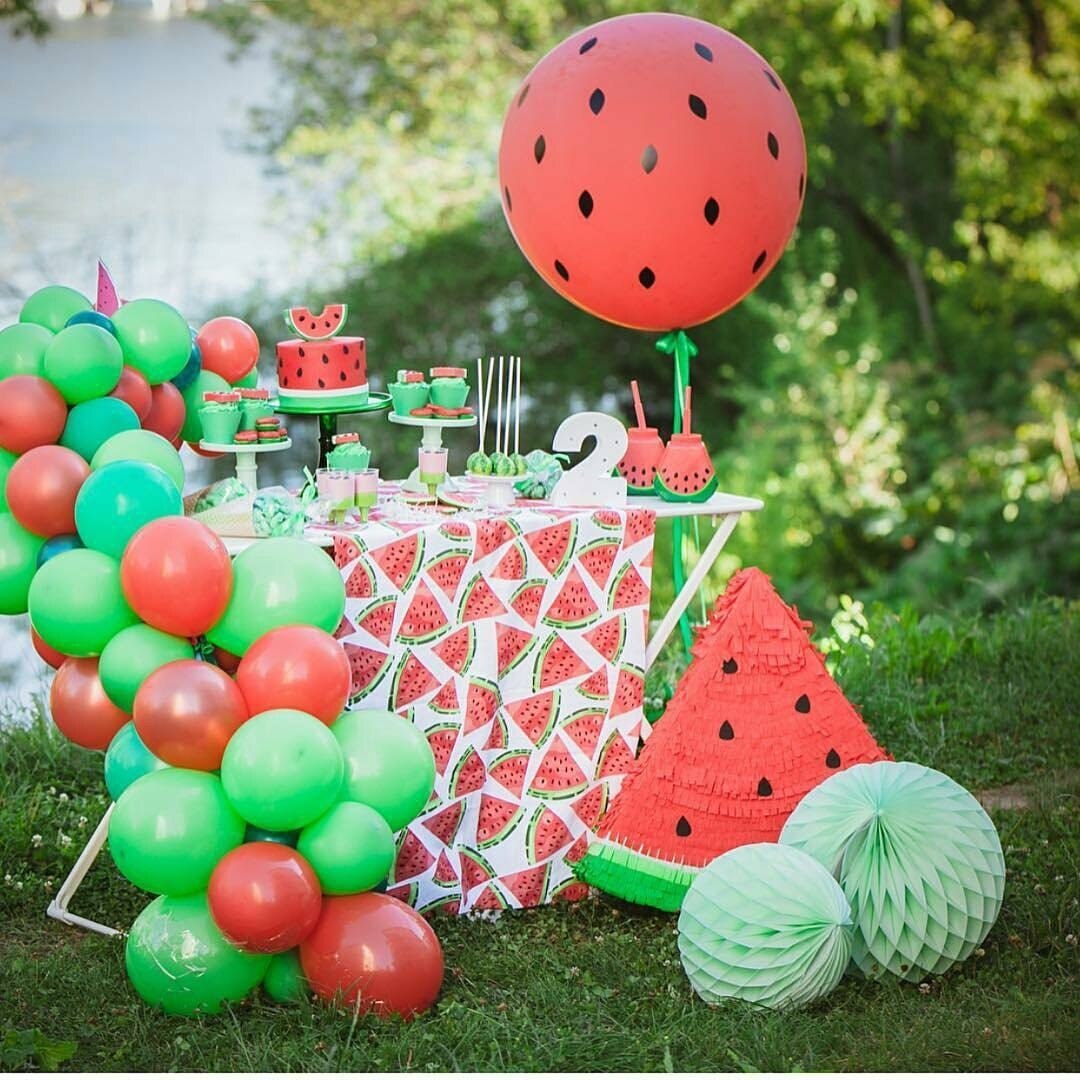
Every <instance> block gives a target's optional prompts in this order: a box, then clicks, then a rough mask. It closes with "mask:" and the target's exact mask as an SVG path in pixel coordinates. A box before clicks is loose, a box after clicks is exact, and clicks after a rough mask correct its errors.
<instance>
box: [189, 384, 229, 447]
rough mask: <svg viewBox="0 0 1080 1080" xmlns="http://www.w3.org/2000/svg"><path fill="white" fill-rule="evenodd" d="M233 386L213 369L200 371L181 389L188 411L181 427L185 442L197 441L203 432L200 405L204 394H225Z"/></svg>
mask: <svg viewBox="0 0 1080 1080" xmlns="http://www.w3.org/2000/svg"><path fill="white" fill-rule="evenodd" d="M231 389H232V387H231V386H229V384H228V383H227V382H226V381H225V380H224V379H223V378H222V377H221V376H220V375H215V374H214V372H212V371H200V372H199V374H198V375H196V376H195V378H194V379H192V381H191V382H190V383H188V385H187V386H185V387H184V389H183V390H181V391H180V393H181V395H182V396H183V398H184V408H185V409H187V413H186V414H185V416H184V426H183V427H182V428H181V429H180V438H181V439H183V440H184V442H193V443H197V442H198V441H199V440H200V439H201V438H202V434H203V430H202V420H201V419H200V418H199V406H200V405H201V404H202V400H203V394H209V393H215V394H223V393H227V392H228V391H229V390H231Z"/></svg>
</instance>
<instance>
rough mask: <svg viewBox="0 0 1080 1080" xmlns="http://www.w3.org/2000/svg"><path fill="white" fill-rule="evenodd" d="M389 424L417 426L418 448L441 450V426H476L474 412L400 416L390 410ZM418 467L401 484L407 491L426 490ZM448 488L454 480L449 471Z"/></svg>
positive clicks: (452, 484) (451, 487)
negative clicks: (446, 415)
mask: <svg viewBox="0 0 1080 1080" xmlns="http://www.w3.org/2000/svg"><path fill="white" fill-rule="evenodd" d="M387 419H388V420H389V421H390V423H391V424H399V425H400V426H402V427H418V428H420V429H421V432H420V449H421V450H441V449H442V448H443V441H442V432H443V428H471V427H476V414H475V413H474V414H473V415H472V416H457V417H444V416H401V415H400V414H399V413H395V412H392V413H390V415H389V416H388V417H387ZM419 472H420V470H419V469H413V471H412V472H411V473H410V474H409V478H408V479H407V480H406V481H405V482H404V483H403V484H402V489H403V490H405V491H409V492H417V493H419V492H421V491H426V490H427V487H426V485H424V484H421V483H420V480H419ZM446 483H447V485H449V489H450V490H453V489H454V487H455V484H454V481H453V480H452V479H451V478H450V476H449V473H448V474H447V479H446Z"/></svg>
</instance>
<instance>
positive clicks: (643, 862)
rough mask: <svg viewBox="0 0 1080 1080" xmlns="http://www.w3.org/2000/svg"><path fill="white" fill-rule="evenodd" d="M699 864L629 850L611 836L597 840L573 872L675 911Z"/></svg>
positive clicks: (598, 885) (605, 888) (608, 889)
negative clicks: (682, 862)
mask: <svg viewBox="0 0 1080 1080" xmlns="http://www.w3.org/2000/svg"><path fill="white" fill-rule="evenodd" d="M698 872H699V871H698V868H697V867H692V866H684V865H682V864H680V863H672V862H667V861H666V860H664V859H657V858H654V857H653V856H651V855H643V854H641V852H639V851H631V850H630V849H629V848H625V847H623V846H622V845H621V844H618V843H616V842H614V841H612V840H597V841H594V842H593V843H592V844H590V845H589V850H588V851H587V852H586V853H585V856H584V857H583V858H582V860H581V861H580V862H579V863H578V864H577V866H576V867H575V868H574V873H575V874H577V876H578V877H579V878H580V879H581V880H582V881H585V882H587V883H588V884H590V885H593V886H595V887H596V888H597V889H600V890H601V891H602V892H606V893H610V894H611V895H612V896H617V897H619V899H620V900H629V901H630V902H631V903H633V904H644V905H646V906H648V907H654V908H659V909H660V910H661V911H678V910H679V909H680V908H681V907H682V902H683V898H684V897H685V896H686V890H687V889H688V888H690V883H691V882H692V881H693V880H694V878H695V877H697V874H698Z"/></svg>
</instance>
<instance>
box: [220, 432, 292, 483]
mask: <svg viewBox="0 0 1080 1080" xmlns="http://www.w3.org/2000/svg"><path fill="white" fill-rule="evenodd" d="M290 446H292V439H283V440H282V441H281V442H273V443H270V442H268V443H251V444H250V445H248V446H243V445H240V446H238V445H237V444H236V443H212V442H207V441H206V440H205V439H203V440H202V441H201V442H200V443H199V447H200V449H202V450H209V451H210V452H211V453H217V454H235V455H236V479H237V480H239V481H240V483H241V484H243V485H244V486H245V487H246V488H247V489H248V490H249V491H251V492H255V491H258V490H259V485H258V482H257V480H256V475H257V462H256V459H257V457H258V455H259V454H269V453H272V452H273V451H275V450H288V449H289V447H290Z"/></svg>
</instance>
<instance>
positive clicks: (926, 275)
mask: <svg viewBox="0 0 1080 1080" xmlns="http://www.w3.org/2000/svg"><path fill="white" fill-rule="evenodd" d="M650 6H655V5H650V4H647V3H646V4H637V3H630V2H624V0H604V2H594V3H572V2H562V3H559V2H551V0H426V2H424V3H408V2H403V0H280V2H278V3H273V4H269V5H267V7H266V8H265V9H262V8H252V7H248V6H247V5H234V6H232V7H228V8H226V9H224V11H222V12H220V13H219V15H218V18H219V19H220V21H221V22H222V24H223V25H225V26H227V28H228V29H229V30H230V31H231V32H232V33H233V35H234V37H235V38H236V40H237V41H238V42H239V43H241V44H242V43H244V42H245V41H251V40H254V39H255V38H256V37H257V36H258V35H259V34H260V33H266V34H268V35H273V36H274V37H275V38H276V39H277V40H279V41H281V42H282V44H281V45H280V47H279V49H278V59H279V63H280V67H281V72H282V79H281V83H280V87H281V90H280V94H279V96H278V98H277V99H276V100H274V101H271V102H268V103H267V104H266V106H265V108H263V109H261V110H259V112H258V113H257V115H256V116H255V117H254V130H255V132H256V134H257V140H258V143H259V145H260V146H261V147H262V148H263V149H264V150H265V151H266V152H267V153H268V154H269V155H271V157H272V160H273V161H274V163H275V165H276V167H279V168H282V169H285V170H287V171H288V172H289V173H290V174H292V175H293V176H295V177H298V178H300V180H301V181H302V182H303V184H304V186H305V191H306V198H307V200H308V205H309V207H310V212H309V213H308V214H307V215H305V226H304V235H303V242H304V243H320V242H328V241H329V239H330V238H331V237H333V238H335V239H336V240H337V242H341V240H342V238H344V240H345V242H346V247H345V248H344V249H343V250H345V252H346V256H345V258H344V259H343V263H344V265H343V267H342V269H344V270H345V271H346V272H347V276H348V281H349V286H348V290H347V291H351V292H352V293H353V295H352V297H351V299H352V300H353V302H354V303H355V304H356V306H357V309H358V310H359V311H360V312H361V313H362V316H363V320H364V327H365V332H366V333H367V335H368V337H369V339H370V341H371V344H372V347H373V355H374V356H375V357H382V358H386V359H385V362H384V366H385V367H386V368H387V369H388V370H389V369H390V368H396V367H397V366H398V364H399V363H400V362H405V361H409V362H413V363H416V364H422V363H424V362H427V361H432V360H435V359H437V358H442V357H447V356H451V355H452V356H454V357H457V358H458V359H460V358H461V357H463V356H469V355H477V354H478V353H479V352H485V353H486V352H488V351H490V350H491V349H492V348H494V349H496V351H498V349H499V347H500V343H502V348H503V349H504V350H506V349H508V348H514V349H516V350H517V351H520V352H522V353H523V354H524V355H525V356H526V357H527V361H528V365H529V366H528V369H527V370H528V382H529V389H530V391H531V392H532V393H533V394H534V395H535V398H536V403H535V407H534V409H533V411H532V414H531V418H530V424H529V437H530V441H531V442H535V443H536V444H543V445H546V444H547V441H548V439H549V438H550V432H551V430H552V428H553V426H554V423H555V422H556V421H557V419H558V418H559V417H560V416H561V415H564V414H565V412H566V409H567V400H568V399H569V401H570V402H571V404H572V405H578V404H580V405H590V406H594V407H595V406H600V407H614V408H624V409H625V408H626V399H627V392H626V389H625V388H626V384H627V381H628V380H629V378H631V377H637V378H639V379H640V380H641V381H642V383H643V385H644V387H645V389H646V392H647V395H648V400H649V401H650V402H652V403H653V406H652V407H653V412H654V414H655V419H656V420H657V421H659V422H660V424H661V426H664V425H665V424H669V423H670V405H669V404H668V396H669V392H670V391H669V389H668V387H669V380H670V373H669V371H668V369H667V367H666V361H665V360H664V359H663V358H661V357H660V356H659V354H657V353H655V352H654V350H653V348H652V342H651V340H649V339H648V338H647V337H646V336H645V335H641V334H636V333H633V332H630V331H625V330H620V329H618V328H615V327H610V326H607V325H605V324H602V323H600V322H598V321H596V320H594V319H592V318H590V317H588V316H586V315H584V314H582V313H581V312H579V311H577V310H576V309H574V308H572V307H571V306H570V305H568V304H566V303H565V302H564V301H562V300H561V299H560V298H558V297H557V296H555V295H554V294H553V293H552V292H551V291H550V290H548V288H547V287H546V286H545V285H544V284H543V283H542V282H541V281H540V280H539V279H538V278H537V277H536V275H534V274H533V273H532V271H531V270H530V269H529V268H528V266H527V265H526V263H525V261H524V259H523V258H522V257H521V255H520V254H519V253H518V252H517V250H516V248H515V247H514V244H513V241H512V239H511V237H510V235H509V231H508V230H507V229H506V227H505V225H504V224H503V222H502V218H501V213H500V211H499V207H498V203H497V198H496V191H497V187H496V182H495V158H496V150H497V146H498V138H499V130H500V126H501V119H502V114H503V110H504V109H505V106H506V104H507V102H508V101H509V100H510V98H511V95H512V94H513V91H514V89H515V87H516V86H517V85H518V84H519V83H520V82H521V80H522V79H523V77H524V76H525V74H526V72H527V71H528V69H529V68H530V67H531V66H532V64H534V63H535V62H536V61H537V60H538V59H539V58H540V57H541V56H542V55H543V54H544V53H545V52H546V51H547V50H548V49H549V48H551V47H552V46H553V45H555V44H556V43H557V42H558V41H559V40H561V39H562V38H563V37H564V36H566V35H567V34H568V33H570V32H571V31H572V30H574V29H575V28H577V27H580V26H582V25H585V24H587V23H589V22H593V21H596V20H598V19H601V18H604V17H608V16H611V15H616V14H621V13H624V12H627V11H632V10H643V9H646V8H648V7H650ZM667 6H668V7H669V9H670V10H676V11H681V12H684V13H686V14H690V15H695V16H697V17H700V18H704V19H708V20H710V21H713V22H716V23H719V24H720V25H723V26H724V27H726V28H727V29H729V30H731V31H733V32H734V33H736V34H738V35H739V36H740V37H742V38H744V39H745V40H746V41H748V42H750V43H751V44H752V45H753V46H754V47H755V48H756V49H757V50H758V51H759V52H761V53H762V54H763V55H764V56H766V57H767V58H768V59H769V61H770V62H771V63H772V64H773V65H774V66H775V68H776V70H777V71H779V72H780V73H781V75H782V76H783V78H784V79H785V81H786V83H787V85H788V87H789V89H790V91H791V93H792V95H793V97H794V99H795V102H796V104H797V106H798V108H799V111H800V115H801V117H802V120H803V124H804V127H805V131H806V139H807V145H808V153H809V190H808V195H807V199H806V208H805V211H804V214H803V218H802V222H801V225H800V228H799V231H798V233H797V236H796V238H795V241H794V243H793V246H792V249H791V250H790V251H789V252H788V253H787V255H786V256H785V258H784V259H783V260H782V262H781V263H780V265H779V267H778V268H777V270H776V271H775V272H774V273H773V274H772V275H771V277H770V278H769V279H768V280H767V281H766V282H765V283H764V284H763V285H762V286H761V288H759V289H758V290H757V291H756V292H755V293H754V294H752V295H751V296H750V297H749V298H748V299H747V300H746V301H744V302H743V303H742V304H741V305H739V306H738V307H737V308H736V309H735V310H733V311H732V312H730V313H729V314H727V315H725V316H724V317H722V318H721V319H719V320H716V321H715V322H714V323H713V324H711V325H709V326H707V327H702V328H699V329H698V330H697V331H695V334H694V336H695V339H696V340H697V342H698V344H699V346H700V347H701V355H700V356H699V357H698V359H697V360H696V361H695V365H696V366H695V374H696V378H695V402H697V403H698V408H696V409H695V416H696V417H698V418H699V427H700V428H701V430H702V431H703V433H704V434H705V436H706V438H707V440H708V441H709V443H710V445H711V447H712V449H713V452H714V456H715V457H716V459H717V465H718V471H719V472H720V475H721V479H722V486H723V487H724V488H726V489H727V490H731V491H744V492H748V493H757V494H760V495H762V496H763V497H764V498H765V499H766V501H767V508H766V511H765V512H764V513H763V514H761V515H758V516H757V517H756V518H755V519H754V520H753V521H752V522H750V523H748V524H747V525H746V526H740V529H739V531H738V533H737V537H736V540H735V541H734V542H733V545H734V547H733V549H734V550H735V552H736V553H737V555H738V556H739V557H740V558H741V559H742V560H743V561H744V562H751V561H752V562H756V563H758V564H759V565H761V566H763V567H765V568H766V569H768V570H769V571H770V572H772V573H773V574H774V575H775V576H776V577H777V579H778V582H779V584H780V585H781V587H782V588H783V589H784V590H785V595H788V596H791V597H792V598H794V599H797V600H800V601H801V602H802V603H803V604H805V605H806V606H808V607H809V608H810V609H811V610H816V611H818V612H819V613H820V612H822V611H823V610H829V609H832V608H834V607H835V603H836V599H835V598H836V596H837V595H838V594H840V593H844V592H847V593H858V594H862V595H876V596H881V597H886V598H888V597H895V596H897V595H903V596H908V597H911V598H913V599H915V600H916V601H917V602H920V603H923V604H930V603H932V602H938V603H943V604H955V603H958V602H964V603H969V604H973V605H977V606H982V605H987V604H994V603H997V602H999V601H1000V600H1001V599H1002V598H1003V597H1004V596H1007V595H1008V594H1010V593H1013V592H1015V591H1024V590H1029V589H1031V588H1033V587H1041V588H1045V589H1047V590H1049V591H1054V592H1071V591H1072V590H1074V589H1075V587H1076V585H1077V583H1078V581H1080V559H1078V556H1077V547H1076V544H1075V543H1074V542H1071V540H1072V537H1073V536H1075V534H1076V532H1077V528H1078V526H1080V516H1078V514H1077V510H1076V494H1075V493H1076V489H1077V487H1078V486H1080V468H1078V465H1077V447H1078V445H1080V418H1078V417H1077V410H1076V407H1077V399H1078V393H1077V391H1078V383H1080V375H1078V373H1077V364H1076V359H1077V337H1076V327H1077V326H1078V325H1080V310H1078V309H1080V303H1078V296H1080V290H1078V289H1077V285H1078V279H1080V256H1078V244H1077V240H1078V232H1080V230H1078V219H1080V209H1078V206H1080V204H1078V201H1077V194H1078V180H1077V178H1078V177H1080V154H1078V151H1077V145H1078V144H1077V140H1076V137H1075V131H1076V125H1077V113H1078V109H1077V104H1078V100H1080V58H1078V53H1077V50H1076V47H1075V46H1076V41H1077V40H1078V31H1080V26H1078V22H1080V17H1078V15H1077V9H1076V8H1075V7H1074V6H1072V5H1069V4H1064V3H1061V4H1059V3H1054V2H1052V0H1015V2H1008V0H952V2H949V3H946V2H942V0H790V2H786V3H776V2H768V0H725V2H719V0H704V2H701V3H673V4H669V5H667ZM377 363H378V361H377Z"/></svg>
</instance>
